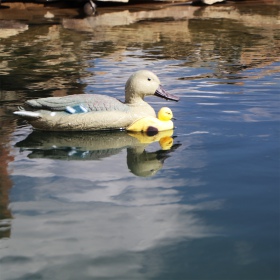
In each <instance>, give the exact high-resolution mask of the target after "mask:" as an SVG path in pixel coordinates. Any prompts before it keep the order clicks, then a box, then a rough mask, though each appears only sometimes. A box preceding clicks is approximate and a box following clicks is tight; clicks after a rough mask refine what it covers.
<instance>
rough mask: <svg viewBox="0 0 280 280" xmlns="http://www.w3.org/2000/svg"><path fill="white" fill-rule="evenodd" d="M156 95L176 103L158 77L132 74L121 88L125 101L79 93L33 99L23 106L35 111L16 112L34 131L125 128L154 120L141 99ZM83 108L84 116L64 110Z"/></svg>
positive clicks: (152, 112) (144, 72)
mask: <svg viewBox="0 0 280 280" xmlns="http://www.w3.org/2000/svg"><path fill="white" fill-rule="evenodd" d="M148 95H157V96H160V97H163V98H165V99H170V100H174V101H178V100H179V99H178V98H177V97H175V96H172V95H171V94H169V93H167V92H166V91H164V89H163V88H162V87H161V85H160V81H159V79H158V77H157V76H156V75H155V74H153V73H152V72H150V71H146V70H141V71H138V72H136V73H135V74H133V75H132V76H131V77H130V78H129V79H128V81H127V83H126V87H125V102H124V103H123V102H121V101H119V100H117V99H116V98H113V97H110V96H106V95H99V94H80V95H72V96H66V97H49V98H39V99H33V100H29V101H27V102H26V105H27V106H29V107H30V108H32V109H33V110H37V111H35V112H34V111H25V110H21V111H16V112H14V114H16V115H19V116H21V117H23V118H25V119H26V120H28V121H29V122H30V123H31V124H32V125H33V126H34V127H35V128H37V129H40V130H51V131H66V130H67V131H68V130H69V131H79V130H102V129H120V128H126V127H128V126H129V125H130V124H131V123H133V122H134V121H136V120H137V119H139V118H142V117H147V116H150V117H155V111H154V109H153V108H152V107H151V106H150V105H149V104H148V103H146V102H145V101H144V100H143V98H144V97H145V96H148ZM76 105H80V106H82V108H85V113H78V114H69V113H68V112H67V110H66V108H67V107H73V106H76Z"/></svg>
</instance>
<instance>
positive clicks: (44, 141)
mask: <svg viewBox="0 0 280 280" xmlns="http://www.w3.org/2000/svg"><path fill="white" fill-rule="evenodd" d="M172 136H173V130H169V131H163V132H159V133H157V134H154V135H150V136H149V135H147V134H146V133H144V132H143V133H127V132H126V131H107V132H105V131H102V132H82V133H81V132H79V133H78V132H42V131H33V132H32V133H31V134H29V135H28V136H27V138H26V139H24V140H23V141H20V142H18V143H17V144H16V147H19V148H20V150H21V151H30V152H31V153H29V154H28V157H29V158H32V159H36V158H49V159H54V160H100V159H102V158H107V157H110V156H113V155H116V154H118V153H120V152H121V151H122V150H124V149H127V166H128V169H129V170H130V171H131V172H132V173H133V174H135V175H137V176H144V177H147V176H152V175H154V174H156V172H157V171H159V170H160V169H161V168H162V167H163V164H164V160H165V159H166V158H168V157H170V154H171V152H173V151H175V150H176V149H177V148H178V147H179V146H180V145H181V144H178V143H177V144H174V140H173V137H172ZM154 142H159V145H160V147H161V148H160V149H159V150H157V151H155V152H147V151H146V148H147V147H148V146H149V145H150V144H151V143H154Z"/></svg>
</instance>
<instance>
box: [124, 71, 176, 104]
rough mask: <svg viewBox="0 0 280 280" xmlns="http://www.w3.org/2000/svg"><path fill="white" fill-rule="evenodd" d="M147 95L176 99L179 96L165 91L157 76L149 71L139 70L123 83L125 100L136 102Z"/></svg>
mask: <svg viewBox="0 0 280 280" xmlns="http://www.w3.org/2000/svg"><path fill="white" fill-rule="evenodd" d="M148 95H156V96H159V97H162V98H165V99H169V100H174V101H178V100H179V98H178V97H176V96H174V95H171V94H170V93H168V92H167V91H165V90H164V89H163V88H162V86H161V85H160V81H159V78H158V77H157V76H156V75H155V74H154V73H153V72H151V71H148V70H140V71H137V72H135V73H134V74H132V75H131V76H130V78H129V79H128V80H127V82H126V85H125V102H126V103H136V102H139V101H140V100H139V99H141V100H143V99H144V98H145V96H148Z"/></svg>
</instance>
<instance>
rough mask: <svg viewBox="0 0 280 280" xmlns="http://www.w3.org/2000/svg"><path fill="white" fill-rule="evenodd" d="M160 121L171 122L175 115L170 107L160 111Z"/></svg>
mask: <svg viewBox="0 0 280 280" xmlns="http://www.w3.org/2000/svg"><path fill="white" fill-rule="evenodd" d="M158 119H159V120H161V121H170V120H171V119H173V113H172V111H171V109H170V108H168V107H162V108H161V109H160V110H159V111H158Z"/></svg>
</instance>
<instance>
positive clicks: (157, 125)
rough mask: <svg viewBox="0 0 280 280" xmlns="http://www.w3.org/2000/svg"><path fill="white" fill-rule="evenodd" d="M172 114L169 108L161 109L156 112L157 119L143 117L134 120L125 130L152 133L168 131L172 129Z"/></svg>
mask: <svg viewBox="0 0 280 280" xmlns="http://www.w3.org/2000/svg"><path fill="white" fill-rule="evenodd" d="M172 118H173V113H172V111H171V109H170V108H168V107H162V108H161V109H160V110H159V112H158V118H154V117H144V118H141V119H138V120H136V121H135V122H133V123H132V124H131V125H130V126H128V127H127V128H126V130H127V131H135V132H139V131H141V132H152V133H153V132H154V133H157V132H159V131H164V130H170V129H173V128H174V124H173V121H172Z"/></svg>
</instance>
